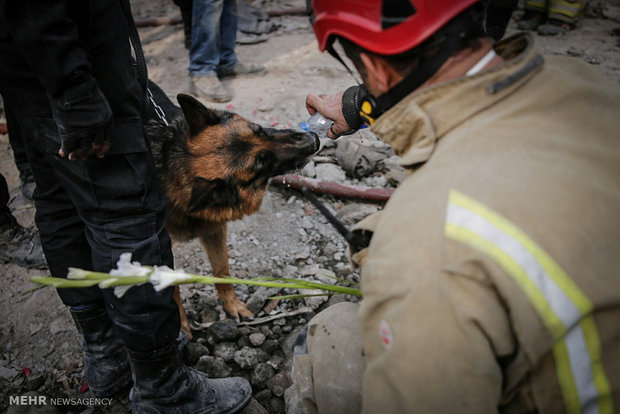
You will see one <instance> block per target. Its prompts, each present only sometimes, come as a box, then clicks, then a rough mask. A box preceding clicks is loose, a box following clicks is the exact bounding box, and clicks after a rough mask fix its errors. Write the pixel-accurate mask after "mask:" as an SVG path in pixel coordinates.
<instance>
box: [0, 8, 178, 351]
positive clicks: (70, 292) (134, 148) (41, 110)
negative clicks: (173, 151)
mask: <svg viewBox="0 0 620 414" xmlns="http://www.w3.org/2000/svg"><path fill="white" fill-rule="evenodd" d="M104 3H105V4H106V7H103V5H104ZM93 5H96V6H97V8H98V11H97V14H96V15H93V16H90V17H89V18H90V19H91V20H90V22H91V23H92V27H91V28H90V31H89V34H90V37H89V38H88V39H85V40H84V42H86V46H87V49H88V50H89V52H90V54H89V57H90V60H91V62H90V63H91V65H92V74H93V76H95V79H96V80H97V82H98V84H99V87H100V88H101V90H102V91H103V93H104V94H105V95H106V97H107V98H108V102H109V103H110V106H111V108H112V110H113V113H114V136H113V138H112V147H111V149H110V152H109V153H108V154H107V155H106V156H105V157H104V158H102V159H97V158H95V159H89V160H86V161H69V160H68V159H67V158H61V157H60V156H59V155H58V150H59V148H60V137H59V135H58V131H57V128H56V124H55V123H54V121H53V119H52V115H51V109H50V106H49V103H48V98H47V93H46V89H45V88H44V86H43V84H42V83H41V82H40V81H39V79H38V78H37V77H36V76H34V74H33V71H32V70H31V69H30V66H29V61H28V60H27V59H25V58H24V56H23V53H21V51H20V50H19V48H18V47H17V46H16V45H15V44H13V43H12V41H11V39H10V37H4V38H2V37H0V56H2V63H1V64H0V94H2V96H3V97H4V99H5V102H6V106H7V107H9V108H10V109H11V112H12V116H13V119H14V120H15V122H17V123H18V125H19V128H20V131H21V132H22V134H23V137H24V143H25V150H26V152H27V154H28V159H29V161H30V166H31V168H32V171H33V175H34V178H35V182H36V186H37V192H36V195H35V207H36V214H35V223H36V225H37V227H38V229H39V234H40V237H41V243H42V246H43V249H44V251H45V255H46V257H47V260H48V264H49V268H50V272H51V274H52V276H55V277H65V276H66V274H67V269H68V268H69V267H78V268H82V269H92V270H96V271H103V272H108V271H109V270H110V269H111V268H114V267H115V266H116V262H117V260H118V258H119V255H120V254H121V253H124V252H131V253H132V254H133V260H135V261H139V262H141V263H142V264H147V265H168V266H170V267H173V257H172V251H171V242H170V238H169V236H168V233H167V232H166V230H165V224H166V219H167V212H168V211H167V205H166V200H165V198H164V196H163V193H162V191H161V189H160V187H159V183H158V180H157V176H156V172H155V166H154V162H153V159H152V156H151V154H150V152H149V150H148V146H147V144H146V143H145V141H144V134H143V131H142V113H143V109H144V108H143V107H142V105H143V103H144V99H143V92H142V90H141V88H140V86H139V84H138V82H137V81H136V77H135V68H134V67H133V61H132V59H131V55H130V50H129V48H128V41H127V39H128V35H127V27H126V23H125V20H124V15H123V14H122V11H121V9H120V7H117V4H116V2H103V1H98V2H93ZM96 30H99V31H100V32H101V35H100V36H93V35H92V33H94V32H95V31H96ZM88 42H91V43H92V44H93V46H92V47H88V46H89V44H88ZM42 43H43V42H42ZM136 95H137V96H136ZM58 294H59V295H60V297H61V299H62V301H63V302H64V303H65V304H66V305H68V306H80V307H83V306H86V307H91V306H105V308H106V310H107V313H108V315H109V316H110V318H111V319H112V321H113V322H114V324H115V327H116V331H117V333H118V335H119V337H120V339H121V340H122V341H123V342H124V343H125V345H126V346H127V347H128V348H130V349H132V350H139V351H149V350H154V349H158V348H161V347H163V346H165V345H167V344H168V343H170V342H171V341H172V340H174V339H175V338H176V337H177V335H178V333H179V329H180V323H179V315H178V308H177V305H176V303H175V302H174V300H173V288H168V289H165V290H163V291H161V292H155V291H154V289H153V288H152V287H151V285H150V284H145V285H142V286H137V287H132V288H131V289H129V291H128V292H127V293H126V294H125V295H124V296H122V297H121V298H118V297H116V296H115V295H114V293H113V292H112V290H111V289H99V288H98V287H92V288H83V289H58Z"/></svg>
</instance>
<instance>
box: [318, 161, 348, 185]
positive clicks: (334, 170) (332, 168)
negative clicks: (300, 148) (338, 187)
mask: <svg viewBox="0 0 620 414" xmlns="http://www.w3.org/2000/svg"><path fill="white" fill-rule="evenodd" d="M315 171H316V178H317V179H318V180H322V181H332V182H336V183H342V182H344V181H345V180H346V174H345V172H344V170H343V169H342V168H340V167H338V166H337V165H336V164H331V163H321V164H317V165H316V167H315Z"/></svg>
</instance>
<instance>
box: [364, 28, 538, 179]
mask: <svg viewBox="0 0 620 414" xmlns="http://www.w3.org/2000/svg"><path fill="white" fill-rule="evenodd" d="M494 49H495V52H496V53H497V54H498V55H500V56H501V57H502V58H504V60H505V62H504V63H502V64H501V65H498V66H495V67H493V68H491V69H488V70H485V71H482V72H480V73H478V74H476V75H473V76H463V77H460V78H456V79H451V80H449V81H447V82H443V83H440V84H437V85H432V86H429V87H428V88H423V89H420V90H417V91H414V92H412V93H411V94H410V95H408V96H407V97H405V98H404V99H403V100H402V101H400V102H399V103H397V104H396V105H395V106H393V107H392V108H391V109H390V110H389V111H387V112H386V113H385V114H383V115H382V116H381V117H380V118H379V119H377V121H376V122H375V123H374V125H373V127H372V131H373V132H374V133H375V134H376V135H377V136H379V137H380V138H381V139H382V140H384V141H385V142H387V143H388V144H390V145H391V146H392V147H393V148H394V151H395V152H396V154H397V155H399V156H400V157H401V161H400V163H401V165H403V166H404V167H411V166H413V165H415V164H418V163H421V162H425V161H427V160H428V159H429V158H430V156H431V154H432V152H433V149H434V148H435V144H436V142H437V140H439V139H440V138H441V137H442V136H443V135H445V134H446V133H447V132H448V131H450V130H452V129H453V128H455V127H456V126H458V125H460V124H461V123H463V122H465V121H466V120H468V119H469V118H471V117H472V116H474V115H475V114H476V113H478V112H480V111H482V110H484V109H485V108H487V107H489V106H490V105H493V104H494V103H495V102H497V101H499V100H501V99H503V98H505V97H506V96H507V95H509V94H511V93H513V92H514V91H515V90H516V89H517V88H519V86H520V85H522V84H523V83H525V82H527V80H528V79H530V78H531V77H532V76H533V75H534V73H535V72H536V70H537V69H538V68H540V67H541V66H542V64H543V63H544V59H543V57H542V55H541V54H540V52H539V50H538V47H537V45H536V43H535V41H534V37H533V36H532V35H531V34H529V33H520V34H517V35H515V36H512V37H509V38H507V39H505V40H503V41H501V42H499V43H497V44H496V45H495V47H494Z"/></svg>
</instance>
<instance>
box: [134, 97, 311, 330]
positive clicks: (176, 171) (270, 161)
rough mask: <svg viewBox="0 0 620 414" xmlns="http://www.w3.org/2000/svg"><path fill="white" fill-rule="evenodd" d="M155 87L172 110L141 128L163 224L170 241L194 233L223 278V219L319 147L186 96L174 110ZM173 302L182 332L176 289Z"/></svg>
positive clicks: (232, 303) (230, 307)
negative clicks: (160, 194) (160, 193)
mask: <svg viewBox="0 0 620 414" xmlns="http://www.w3.org/2000/svg"><path fill="white" fill-rule="evenodd" d="M151 88H156V86H155V87H153V86H152V85H151ZM156 89H157V90H156V91H154V94H155V96H156V97H157V100H158V101H159V102H158V103H159V104H160V105H161V106H162V107H164V110H165V111H166V112H167V113H168V114H170V112H173V113H174V114H175V115H173V116H172V121H171V122H170V125H169V126H166V125H164V124H163V123H162V122H157V121H151V122H150V123H149V124H148V125H147V127H146V136H147V139H148V140H149V142H150V145H151V149H152V152H153V157H154V159H155V163H156V167H157V171H158V174H159V177H160V182H161V184H162V186H163V190H164V192H165V194H166V199H167V200H168V204H169V208H170V217H169V219H168V223H167V225H166V229H167V230H168V232H169V233H170V235H171V236H172V237H173V239H175V240H180V241H189V240H192V239H194V238H198V239H199V240H200V243H201V244H202V246H203V247H204V249H205V250H206V252H207V255H208V257H209V261H210V263H211V266H212V268H213V274H214V275H215V276H218V277H221V276H230V271H229V267H228V251H227V246H226V234H227V222H229V221H232V220H237V219H240V218H241V217H243V216H244V215H248V214H252V213H254V212H255V211H257V210H258V208H259V207H260V204H261V201H262V199H263V195H264V194H265V190H266V187H267V183H268V180H269V178H270V177H273V176H275V175H278V174H282V173H285V172H287V171H290V170H293V169H297V168H301V167H303V166H304V165H305V164H306V162H307V160H308V159H309V157H310V156H312V154H314V153H315V152H316V151H317V150H318V139H317V137H316V135H315V134H307V133H302V132H297V131H293V130H277V129H273V128H262V127H261V126H260V125H258V124H255V123H252V122H250V121H248V120H247V119H245V118H243V117H241V116H239V115H237V114H234V113H231V112H227V111H222V110H214V109H209V108H206V107H205V106H203V105H202V104H201V103H200V102H198V101H197V100H196V99H194V98H193V97H191V96H189V95H183V94H180V95H178V96H177V100H178V102H179V104H180V105H181V109H182V112H180V111H179V110H178V108H176V107H174V105H172V103H171V102H170V101H169V100H168V99H167V98H166V97H165V95H164V94H163V92H161V90H159V88H156ZM162 102H163V104H162ZM168 116H169V117H170V115H168ZM155 119H157V118H155ZM216 288H217V292H218V296H219V299H220V300H221V301H222V303H223V306H224V309H225V310H226V312H228V313H229V314H230V315H231V316H233V317H235V318H237V319H239V318H251V317H253V315H252V313H251V312H250V311H249V310H248V309H247V307H246V305H245V304H244V303H243V302H242V301H240V300H239V299H238V298H237V296H236V295H235V291H234V288H233V286H232V285H229V284H217V285H216ZM175 299H176V300H177V302H178V304H179V309H180V314H181V322H182V326H183V329H184V330H185V331H187V332H188V333H189V324H188V323H187V319H186V317H185V312H184V310H183V306H182V305H181V298H180V295H179V290H178V288H177V290H176V291H175Z"/></svg>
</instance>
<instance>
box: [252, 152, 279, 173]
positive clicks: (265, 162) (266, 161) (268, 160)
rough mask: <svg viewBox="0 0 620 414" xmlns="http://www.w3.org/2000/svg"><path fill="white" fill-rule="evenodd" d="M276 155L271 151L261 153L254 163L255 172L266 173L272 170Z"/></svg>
mask: <svg viewBox="0 0 620 414" xmlns="http://www.w3.org/2000/svg"><path fill="white" fill-rule="evenodd" d="M274 158H275V156H274V154H273V153H272V152H271V151H261V152H259V153H258V154H257V155H256V162H255V163H254V170H255V171H265V170H268V169H270V168H271V166H272V165H273V162H274Z"/></svg>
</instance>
